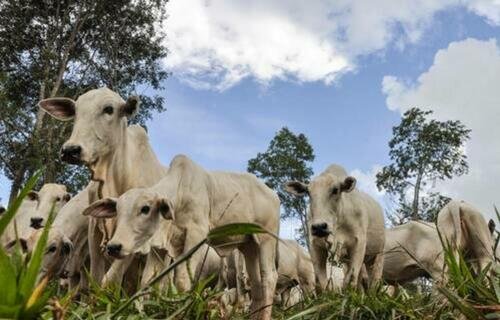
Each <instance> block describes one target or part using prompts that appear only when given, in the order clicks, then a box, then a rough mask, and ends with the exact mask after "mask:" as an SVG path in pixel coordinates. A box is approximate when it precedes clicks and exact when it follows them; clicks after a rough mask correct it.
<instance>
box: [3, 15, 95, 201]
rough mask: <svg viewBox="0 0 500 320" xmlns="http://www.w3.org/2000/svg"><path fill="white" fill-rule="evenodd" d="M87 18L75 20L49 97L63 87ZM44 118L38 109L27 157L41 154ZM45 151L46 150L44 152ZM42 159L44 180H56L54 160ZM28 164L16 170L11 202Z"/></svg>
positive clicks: (44, 85) (49, 141)
mask: <svg viewBox="0 0 500 320" xmlns="http://www.w3.org/2000/svg"><path fill="white" fill-rule="evenodd" d="M85 19H86V15H84V14H83V12H80V13H79V14H78V17H77V18H76V21H75V26H74V28H73V30H72V32H71V34H70V38H69V40H68V45H67V46H66V49H65V50H64V52H63V53H62V58H61V60H60V62H59V69H58V72H57V76H56V78H55V80H54V82H53V86H52V90H51V91H50V95H49V97H50V98H52V97H55V96H56V95H57V93H58V91H59V88H60V87H61V84H62V80H63V76H64V72H65V70H66V67H67V64H68V60H69V54H70V52H71V50H72V49H73V47H74V46H75V39H76V36H77V34H78V31H79V30H80V27H81V26H82V24H83V21H84V20H85ZM45 65H46V66H48V65H50V61H46V64H45ZM45 72H46V73H48V67H46V68H45ZM47 82H48V77H46V80H45V81H44V82H43V83H42V84H41V85H40V95H39V98H40V100H42V99H44V98H45V97H46V95H45V90H46V89H47ZM44 118H45V111H43V110H42V109H38V111H37V114H36V120H35V125H34V129H33V132H32V134H31V137H30V138H29V139H28V145H29V146H28V148H27V152H26V154H25V155H24V156H25V157H29V156H32V155H34V154H39V153H38V152H37V150H38V149H39V148H38V147H39V143H38V142H39V139H40V132H41V131H42V129H43V124H44ZM49 130H51V131H52V130H53V128H50V129H49ZM51 133H52V132H51ZM52 140H53V139H52V137H51V138H50V139H47V141H45V142H44V144H45V145H47V146H49V150H51V149H52V143H53V141H52ZM44 153H45V152H44ZM42 161H47V163H48V167H47V170H48V172H47V173H46V174H45V175H44V178H45V179H44V180H50V181H44V182H54V181H55V175H56V172H55V168H54V169H52V168H51V167H50V165H52V167H54V166H53V163H52V162H53V160H52V159H42ZM28 169H29V168H28V164H27V163H26V161H23V164H22V165H21V166H20V168H19V170H18V171H17V172H16V176H15V177H14V181H12V186H11V188H10V196H9V203H11V202H12V200H13V199H15V198H16V196H17V194H18V192H19V190H20V188H21V186H22V184H23V182H24V176H25V174H26V172H27V171H28Z"/></svg>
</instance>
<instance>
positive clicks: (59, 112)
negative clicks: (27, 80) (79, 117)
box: [38, 98, 75, 121]
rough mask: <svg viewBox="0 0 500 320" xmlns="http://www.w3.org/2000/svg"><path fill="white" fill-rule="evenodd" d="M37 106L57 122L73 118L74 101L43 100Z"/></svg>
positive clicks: (63, 99)
mask: <svg viewBox="0 0 500 320" xmlns="http://www.w3.org/2000/svg"><path fill="white" fill-rule="evenodd" d="M38 106H39V107H40V108H42V109H43V110H44V111H45V112H47V113H48V114H50V115H51V116H52V117H54V118H56V119H57V120H61V121H68V120H71V119H73V118H74V116H75V101H74V100H73V99H70V98H48V99H43V100H42V101H40V102H38Z"/></svg>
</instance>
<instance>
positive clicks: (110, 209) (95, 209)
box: [83, 198, 116, 218]
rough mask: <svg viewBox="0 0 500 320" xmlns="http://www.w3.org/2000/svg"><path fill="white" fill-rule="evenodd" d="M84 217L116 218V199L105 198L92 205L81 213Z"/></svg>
mask: <svg viewBox="0 0 500 320" xmlns="http://www.w3.org/2000/svg"><path fill="white" fill-rule="evenodd" d="M83 215H84V216H91V217H94V218H113V217H115V216H116V199H115V198H105V199H101V200H98V201H96V202H94V203H92V204H91V205H90V206H88V207H87V209H85V210H84V211H83Z"/></svg>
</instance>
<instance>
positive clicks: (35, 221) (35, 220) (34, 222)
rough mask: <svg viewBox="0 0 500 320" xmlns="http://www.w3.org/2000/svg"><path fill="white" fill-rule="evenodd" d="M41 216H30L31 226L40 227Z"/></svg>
mask: <svg viewBox="0 0 500 320" xmlns="http://www.w3.org/2000/svg"><path fill="white" fill-rule="evenodd" d="M42 222H43V218H40V217H33V218H31V227H32V228H35V229H40V228H41V227H42Z"/></svg>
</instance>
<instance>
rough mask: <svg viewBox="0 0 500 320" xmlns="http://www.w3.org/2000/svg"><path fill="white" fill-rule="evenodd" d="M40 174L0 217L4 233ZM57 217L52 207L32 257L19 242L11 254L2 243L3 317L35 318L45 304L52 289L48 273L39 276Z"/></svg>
mask: <svg viewBox="0 0 500 320" xmlns="http://www.w3.org/2000/svg"><path fill="white" fill-rule="evenodd" d="M40 175H41V172H37V173H36V174H35V175H34V176H33V177H32V178H31V179H29V180H28V182H27V183H26V185H25V186H24V188H23V189H22V190H21V192H20V194H19V196H18V197H17V198H16V199H15V200H14V201H13V203H12V204H11V206H10V207H9V208H8V209H7V211H6V212H5V214H4V215H2V217H1V218H0V236H1V235H2V234H3V233H4V232H5V230H6V229H7V226H8V224H9V223H10V222H11V221H12V219H13V218H14V216H15V214H16V212H17V211H18V210H19V207H20V206H21V203H22V201H23V200H24V198H25V197H26V195H27V194H28V193H29V192H30V191H31V189H32V188H33V187H34V185H35V184H36V182H37V181H38V179H39V177H40ZM53 220H54V212H53V210H52V212H51V213H50V215H49V218H48V220H47V223H46V224H45V227H44V229H43V231H42V235H41V236H40V239H39V240H38V242H37V244H36V247H35V250H34V251H33V252H32V253H31V256H30V257H28V256H24V255H23V254H22V253H21V250H20V245H19V242H17V244H16V245H15V246H14V250H13V252H12V253H10V254H7V252H5V250H4V248H2V247H0V288H1V289H0V318H11V319H12V318H15V319H32V318H36V317H38V316H39V314H40V313H41V312H42V310H43V309H44V308H45V306H46V304H47V301H48V299H49V297H50V295H51V290H46V289H47V284H48V277H45V278H43V279H41V280H40V281H38V282H37V278H38V274H39V271H40V266H41V263H42V258H43V254H44V252H45V245H46V243H47V237H48V231H49V229H50V226H51V224H52V222H53Z"/></svg>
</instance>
